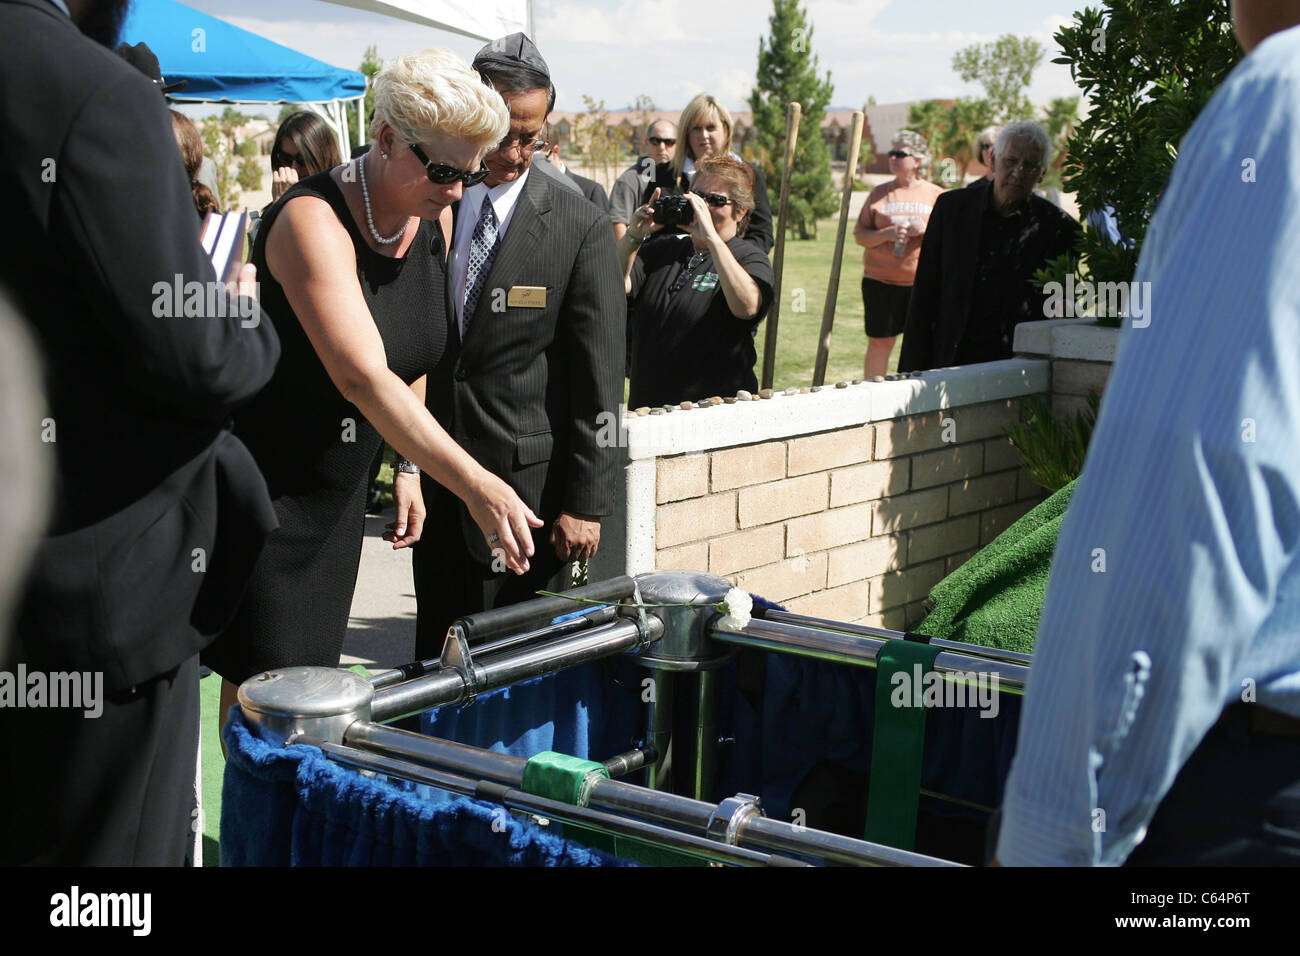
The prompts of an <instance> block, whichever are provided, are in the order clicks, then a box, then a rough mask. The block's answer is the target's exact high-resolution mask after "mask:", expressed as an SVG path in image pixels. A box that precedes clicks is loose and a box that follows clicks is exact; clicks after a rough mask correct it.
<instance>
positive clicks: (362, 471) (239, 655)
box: [202, 172, 450, 683]
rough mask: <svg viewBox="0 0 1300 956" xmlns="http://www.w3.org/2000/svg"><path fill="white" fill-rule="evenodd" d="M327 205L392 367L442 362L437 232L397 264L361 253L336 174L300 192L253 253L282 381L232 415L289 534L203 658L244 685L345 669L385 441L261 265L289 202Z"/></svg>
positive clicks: (421, 369) (265, 229) (262, 562)
mask: <svg viewBox="0 0 1300 956" xmlns="http://www.w3.org/2000/svg"><path fill="white" fill-rule="evenodd" d="M304 195H306V196H317V197H319V198H321V199H323V200H325V201H326V202H328V203H329V204H330V206H331V207H332V208H333V210H334V214H335V215H336V216H337V217H338V219H339V221H340V222H341V223H342V224H343V225H344V227H345V228H346V229H347V231H348V235H349V236H351V238H352V244H353V246H354V247H355V249H356V262H357V279H358V280H359V281H360V283H361V291H362V293H363V295H364V296H365V300H366V305H367V306H369V308H370V314H371V315H372V316H373V317H374V320H375V325H376V326H377V327H378V328H379V333H380V335H381V336H382V337H383V340H384V351H385V353H386V354H387V357H388V367H389V368H390V369H391V370H392V371H393V372H394V373H396V374H397V375H398V376H399V377H400V378H401V379H402V381H404V382H406V383H408V384H409V383H411V382H413V381H415V380H416V379H417V378H419V377H420V376H421V375H425V374H426V373H428V374H429V375H430V378H431V380H432V379H437V378H440V377H442V376H441V373H442V372H444V371H445V370H443V369H441V366H442V364H443V363H444V362H445V361H450V359H449V358H448V357H447V351H448V350H447V348H446V346H447V332H448V325H447V316H446V314H445V313H446V310H445V308H444V306H443V303H444V302H445V301H446V300H445V288H446V265H445V257H444V255H443V253H442V239H441V235H440V231H439V230H438V228H437V225H436V223H433V222H429V221H427V220H426V221H421V223H420V229H419V233H418V235H417V236H416V239H415V242H414V243H413V244H412V246H411V248H410V249H409V250H408V252H407V254H406V256H405V257H404V258H401V259H393V258H389V257H387V256H383V255H380V254H379V253H377V252H375V251H374V250H373V249H371V248H370V246H369V245H367V244H366V242H365V240H364V239H363V238H362V236H361V232H360V230H359V229H358V228H357V224H356V223H355V222H354V221H353V219H352V214H351V213H350V212H349V210H348V208H347V203H346V202H345V200H344V198H343V194H342V192H340V190H339V188H338V186H337V184H335V182H334V181H333V180H332V179H331V178H330V175H329V173H328V172H326V173H321V174H319V175H316V176H312V177H310V178H309V179H306V180H304V181H303V182H301V183H299V184H297V185H296V186H294V187H293V188H292V189H291V190H289V192H287V193H286V194H285V195H284V196H283V197H281V199H280V201H279V202H278V203H276V204H275V206H274V207H273V208H272V209H271V210H270V211H269V212H268V213H267V215H266V217H265V219H264V220H263V221H262V225H261V228H260V229H259V232H258V236H257V241H256V243H255V244H254V247H253V260H252V261H253V263H254V264H255V265H256V266H257V275H258V280H259V282H260V283H261V303H262V307H263V309H264V310H265V312H266V314H267V315H269V316H270V317H271V319H272V321H273V322H274V323H275V328H276V331H277V332H278V333H279V335H280V348H281V357H280V364H279V365H278V366H277V368H276V371H275V375H274V376H273V377H272V379H271V381H270V382H269V383H268V384H267V386H266V388H265V389H263V390H262V392H261V393H259V394H258V396H257V397H256V398H255V399H254V400H253V401H252V402H250V403H249V404H248V405H246V406H245V407H243V408H241V409H240V410H239V411H238V412H237V413H236V414H235V420H234V432H235V434H236V435H237V436H238V437H239V438H240V439H242V440H243V441H244V443H245V444H246V445H248V447H249V449H250V450H251V451H252V453H253V456H254V457H255V458H256V459H257V463H258V465H259V466H260V467H261V469H262V473H263V475H265V477H266V481H267V485H268V487H269V489H270V492H271V498H272V501H273V502H274V505H275V511H276V514H277V515H278V517H279V519H280V527H279V529H277V530H276V531H275V532H273V533H272V534H271V536H270V538H269V539H268V540H267V542H266V546H265V548H264V550H263V552H262V554H261V557H260V558H259V560H258V562H257V566H256V569H255V570H254V572H253V575H252V580H251V583H250V585H249V589H248V592H247V594H246V595H245V597H244V600H243V603H242V604H241V605H240V608H239V611H238V612H237V614H236V616H235V619H234V621H233V622H232V623H231V625H230V627H229V628H227V630H226V631H225V633H223V634H222V635H221V636H220V637H219V638H217V640H216V641H215V642H214V643H213V644H212V645H211V646H209V648H208V649H207V650H206V651H205V652H204V653H203V656H202V659H203V662H204V663H206V664H207V665H208V666H209V667H211V668H212V669H213V670H215V671H216V672H217V673H219V674H221V675H222V676H223V677H225V678H227V679H229V680H232V681H234V682H235V683H240V682H242V681H244V680H245V679H247V678H248V677H250V676H252V675H253V674H256V673H258V672H260V671H263V670H267V669H270V668H274V667H288V666H293V665H298V664H315V665H322V666H328V667H334V666H337V665H338V662H339V656H340V654H341V653H342V649H343V639H344V636H345V635H346V633H347V626H348V612H349V610H350V608H351V606H352V592H353V590H354V589H355V587H356V580H357V566H358V564H359V563H360V559H361V540H362V537H363V534H364V528H365V498H366V488H367V485H368V483H369V477H370V475H369V472H370V465H371V462H372V461H373V459H374V457H375V453H376V452H377V451H378V449H379V447H380V443H381V441H382V439H381V438H380V436H379V433H378V432H377V431H375V429H374V428H373V427H372V426H371V424H370V423H369V422H367V421H366V420H365V418H363V417H362V415H361V413H360V412H359V411H358V410H357V408H356V406H354V405H353V404H352V403H350V402H349V401H347V399H345V398H344V397H343V396H342V395H341V394H340V393H339V391H338V389H337V388H335V386H334V383H333V382H332V381H330V378H329V375H328V373H327V372H326V371H325V367H324V365H322V364H321V361H320V359H319V358H318V357H317V355H316V350H315V349H314V348H313V347H312V345H311V342H310V340H309V339H308V338H307V334H306V333H305V332H304V331H303V328H302V325H301V324H300V323H299V321H298V319H297V317H296V316H295V315H294V314H293V310H292V309H291V308H290V306H289V303H288V300H287V299H286V297H285V294H284V290H283V289H282V288H281V287H280V284H279V283H278V282H277V281H276V279H275V277H274V276H273V275H272V274H271V271H270V269H268V268H267V264H266V237H267V235H269V233H270V231H271V228H272V226H273V225H274V224H275V219H276V217H277V215H278V214H279V212H280V211H281V210H282V209H283V208H284V204H285V202H287V201H289V200H290V199H292V198H294V197H296V196H304Z"/></svg>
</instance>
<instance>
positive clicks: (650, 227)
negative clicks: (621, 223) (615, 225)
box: [627, 186, 664, 239]
mask: <svg viewBox="0 0 1300 956" xmlns="http://www.w3.org/2000/svg"><path fill="white" fill-rule="evenodd" d="M659 192H660V190H659V187H658V186H656V187H655V191H654V192H653V193H651V194H650V201H649V202H648V203H646V204H645V205H644V206H638V207H637V210H636V212H634V213H632V224H631V225H630V226H628V227H627V231H628V233H629V234H630V235H631V236H632V238H633V239H645V238H646V237H647V236H652V235H654V234H655V233H656V232H660V231H662V230H663V228H664V224H663V223H661V222H655V211H654V202H655V200H656V199H658V198H659Z"/></svg>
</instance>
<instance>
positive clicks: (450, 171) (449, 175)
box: [411, 143, 488, 189]
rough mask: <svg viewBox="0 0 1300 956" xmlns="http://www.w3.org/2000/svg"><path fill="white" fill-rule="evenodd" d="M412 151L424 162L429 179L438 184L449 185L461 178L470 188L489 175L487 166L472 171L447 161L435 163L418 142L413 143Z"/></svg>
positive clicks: (466, 186)
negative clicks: (451, 164)
mask: <svg viewBox="0 0 1300 956" xmlns="http://www.w3.org/2000/svg"><path fill="white" fill-rule="evenodd" d="M411 152H413V153H414V154H415V158H416V159H418V160H419V161H420V162H421V163H423V164H424V172H425V175H426V176H428V177H429V181H430V182H432V183H434V184H435V185H438V186H449V185H451V184H452V183H454V182H455V181H456V180H458V179H459V180H460V181H461V182H462V183H464V184H465V188H466V189H468V188H469V187H470V186H477V185H478V184H479V183H481V182H482V181H483V180H485V179H487V177H488V168H487V167H486V166H483V167H480V168H479V170H478V171H477V172H473V173H470V172H466V171H465V170H463V169H457V168H456V167H455V166H448V165H447V164H446V163H435V162H433V161H432V160H430V159H429V157H428V156H426V155H424V150H422V149H420V147H419V146H418V145H417V144H416V143H412V144H411Z"/></svg>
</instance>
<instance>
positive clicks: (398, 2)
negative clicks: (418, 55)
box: [326, 0, 533, 40]
mask: <svg viewBox="0 0 1300 956" xmlns="http://www.w3.org/2000/svg"><path fill="white" fill-rule="evenodd" d="M326 2H327V3H337V4H338V5H339V6H342V7H354V8H356V9H358V10H368V11H370V12H371V13H379V14H382V15H383V16H386V17H395V18H396V19H398V20H409V21H410V22H412V23H420V24H423V25H424V26H428V27H436V28H438V29H439V30H448V31H450V32H452V33H459V34H461V35H462V36H467V37H473V38H475V39H478V40H495V39H496V38H497V37H503V36H507V35H509V34H511V33H527V34H528V35H529V36H532V33H533V23H532V2H531V0H474V2H473V3H453V2H450V0H326Z"/></svg>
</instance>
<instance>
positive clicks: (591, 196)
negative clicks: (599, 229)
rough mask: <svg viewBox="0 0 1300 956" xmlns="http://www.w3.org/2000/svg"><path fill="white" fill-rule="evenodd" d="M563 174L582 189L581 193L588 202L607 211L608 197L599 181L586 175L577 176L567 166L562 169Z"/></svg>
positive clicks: (604, 211)
mask: <svg viewBox="0 0 1300 956" xmlns="http://www.w3.org/2000/svg"><path fill="white" fill-rule="evenodd" d="M564 175H566V176H568V177H569V178H570V179H572V180H573V181H574V182H575V183H577V184H578V188H579V189H581V190H582V194H583V195H584V196H586V197H587V201H588V202H591V203H594V204H595V206H596V208H597V209H599V210H600V211H601V212H603V213H608V212H609V197H608V196H606V195H605V190H604V188H603V187H602V186H601V185H600V183H598V182H596V180H594V179H588V178H587V177H586V176H579V175H578V174H577V173H575V172H574V171H573V170H571V169H568V168H567V167H566V168H565V170H564Z"/></svg>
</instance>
